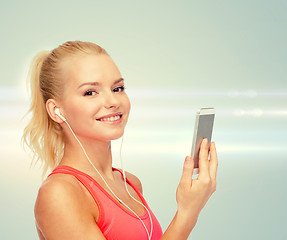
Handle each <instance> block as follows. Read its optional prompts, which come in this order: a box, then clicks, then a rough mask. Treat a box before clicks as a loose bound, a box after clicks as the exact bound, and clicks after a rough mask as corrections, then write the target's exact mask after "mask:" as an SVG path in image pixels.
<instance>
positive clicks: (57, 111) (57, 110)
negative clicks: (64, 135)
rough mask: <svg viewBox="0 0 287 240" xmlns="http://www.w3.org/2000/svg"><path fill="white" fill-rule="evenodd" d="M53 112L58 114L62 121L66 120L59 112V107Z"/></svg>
mask: <svg viewBox="0 0 287 240" xmlns="http://www.w3.org/2000/svg"><path fill="white" fill-rule="evenodd" d="M55 114H56V115H58V116H59V118H61V119H62V120H63V121H64V122H66V118H64V117H63V116H62V115H61V113H60V109H59V108H55Z"/></svg>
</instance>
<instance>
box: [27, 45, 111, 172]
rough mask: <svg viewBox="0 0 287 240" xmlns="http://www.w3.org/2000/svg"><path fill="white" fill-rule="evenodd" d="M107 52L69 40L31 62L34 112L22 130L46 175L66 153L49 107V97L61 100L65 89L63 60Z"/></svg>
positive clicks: (94, 46) (58, 127)
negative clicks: (49, 112) (62, 75)
mask: <svg viewBox="0 0 287 240" xmlns="http://www.w3.org/2000/svg"><path fill="white" fill-rule="evenodd" d="M89 54H95V55H99V54H106V55H108V53H107V52H106V51H105V50H104V49H103V48H101V47H100V46H98V45H97V44H94V43H90V42H81V41H68V42H66V43H64V44H62V45H60V46H59V47H57V48H55V49H54V50H52V51H51V52H50V51H43V52H40V53H39V54H38V55H36V56H35V58H34V59H33V61H32V64H31V68H30V72H29V78H28V83H29V85H30V90H31V106H30V109H29V112H31V113H32V117H31V120H30V122H29V123H28V124H27V126H26V128H25V130H24V133H23V138H22V140H23V143H24V145H27V146H28V147H29V148H30V149H31V150H32V153H33V161H32V162H37V161H39V160H40V161H41V162H42V165H43V176H44V175H45V173H46V172H47V170H48V169H49V168H50V169H53V168H55V167H56V166H57V165H58V164H59V161H60V160H61V158H62V156H63V150H64V144H65V143H64V136H63V132H62V128H61V126H60V124H58V123H56V122H54V121H53V120H52V119H51V118H50V117H49V115H48V112H47V110H46V102H47V100H48V99H60V96H61V95H62V93H63V91H64V81H63V79H62V78H61V71H62V69H61V68H62V63H63V62H64V61H65V60H67V59H69V58H71V57H75V56H79V55H89Z"/></svg>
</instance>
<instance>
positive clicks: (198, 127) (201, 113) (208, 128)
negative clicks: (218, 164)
mask: <svg viewBox="0 0 287 240" xmlns="http://www.w3.org/2000/svg"><path fill="white" fill-rule="evenodd" d="M214 116H215V110H214V108H201V109H199V110H198V111H197V112H196V118H195V125H194V133H193V142H192V148H191V156H192V157H193V159H194V170H193V174H198V173H199V165H198V161H199V149H200V144H201V142H202V140H203V139H204V138H207V139H208V144H210V142H211V136H212V129H213V123H214Z"/></svg>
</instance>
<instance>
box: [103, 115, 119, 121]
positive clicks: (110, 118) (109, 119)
mask: <svg viewBox="0 0 287 240" xmlns="http://www.w3.org/2000/svg"><path fill="white" fill-rule="evenodd" d="M119 119H120V116H119V115H117V116H114V117H109V118H102V119H101V121H108V122H113V121H116V120H119Z"/></svg>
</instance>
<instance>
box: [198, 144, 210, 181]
mask: <svg viewBox="0 0 287 240" xmlns="http://www.w3.org/2000/svg"><path fill="white" fill-rule="evenodd" d="M198 165H199V174H198V179H200V178H202V177H209V160H208V140H207V138H205V139H203V141H202V142H201V145H200V149H199V162H198Z"/></svg>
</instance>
